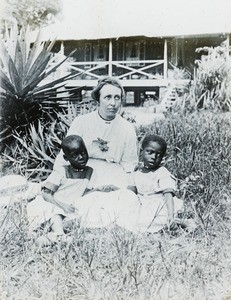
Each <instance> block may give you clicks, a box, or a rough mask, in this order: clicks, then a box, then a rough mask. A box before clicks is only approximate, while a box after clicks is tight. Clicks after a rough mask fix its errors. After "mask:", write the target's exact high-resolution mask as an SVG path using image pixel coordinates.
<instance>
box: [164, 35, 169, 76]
mask: <svg viewBox="0 0 231 300" xmlns="http://www.w3.org/2000/svg"><path fill="white" fill-rule="evenodd" d="M167 79H168V47H167V40H166V39H165V40H164V80H167Z"/></svg>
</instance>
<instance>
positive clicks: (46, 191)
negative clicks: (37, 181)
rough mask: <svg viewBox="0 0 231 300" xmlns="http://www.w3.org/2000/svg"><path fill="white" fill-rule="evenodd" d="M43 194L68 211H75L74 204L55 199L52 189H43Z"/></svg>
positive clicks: (48, 200)
mask: <svg viewBox="0 0 231 300" xmlns="http://www.w3.org/2000/svg"><path fill="white" fill-rule="evenodd" d="M42 196H43V198H44V200H45V201H47V202H50V203H52V204H54V205H56V206H58V207H60V208H61V209H63V210H64V211H65V212H66V213H73V212H74V211H75V208H74V206H72V205H69V204H66V203H63V202H61V201H57V200H55V199H54V196H53V193H52V191H51V190H49V189H47V188H43V189H42Z"/></svg>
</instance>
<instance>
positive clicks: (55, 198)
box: [27, 135, 93, 242]
mask: <svg viewBox="0 0 231 300" xmlns="http://www.w3.org/2000/svg"><path fill="white" fill-rule="evenodd" d="M61 148H62V150H63V153H64V159H65V160H67V161H68V162H69V165H67V166H64V167H63V169H62V170H59V171H55V170H54V171H52V173H51V174H50V176H49V177H48V178H47V180H46V181H45V182H44V183H43V184H42V197H43V199H44V200H45V201H44V200H42V199H41V197H37V198H36V200H34V201H32V202H31V203H29V204H28V208H27V211H28V216H29V218H30V219H31V220H32V219H33V222H32V224H31V225H32V227H33V224H34V226H37V225H39V224H40V225H41V224H42V223H46V221H49V225H50V228H51V230H52V232H51V233H50V234H49V235H48V239H49V240H50V241H51V242H53V241H55V240H56V239H57V237H58V236H62V235H63V234H64V230H63V219H64V218H65V217H67V216H72V217H74V212H75V208H74V203H75V201H76V200H77V199H78V198H79V197H81V196H83V195H84V194H85V193H87V191H88V190H90V183H89V182H90V179H91V177H92V172H93V169H92V168H91V167H89V166H86V164H87V162H88V152H87V149H86V146H85V144H84V141H83V139H82V138H81V137H80V136H78V135H69V136H67V137H66V138H64V140H63V142H62V144H61ZM75 217H77V216H75Z"/></svg>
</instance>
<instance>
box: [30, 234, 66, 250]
mask: <svg viewBox="0 0 231 300" xmlns="http://www.w3.org/2000/svg"><path fill="white" fill-rule="evenodd" d="M70 241H71V237H69V236H67V235H66V234H57V233H54V232H50V233H48V234H47V235H46V236H40V237H38V238H37V239H36V241H35V242H36V244H37V245H38V246H41V247H46V246H51V245H53V244H55V243H59V242H61V243H67V242H70Z"/></svg>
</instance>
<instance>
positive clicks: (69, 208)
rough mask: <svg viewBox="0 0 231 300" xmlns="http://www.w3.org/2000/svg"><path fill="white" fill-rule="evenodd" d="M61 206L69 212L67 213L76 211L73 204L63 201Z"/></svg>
mask: <svg viewBox="0 0 231 300" xmlns="http://www.w3.org/2000/svg"><path fill="white" fill-rule="evenodd" d="M60 206H61V208H62V209H63V210H64V211H65V213H67V214H71V213H74V212H75V207H74V206H73V205H72V204H66V203H63V204H62V205H60Z"/></svg>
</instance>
